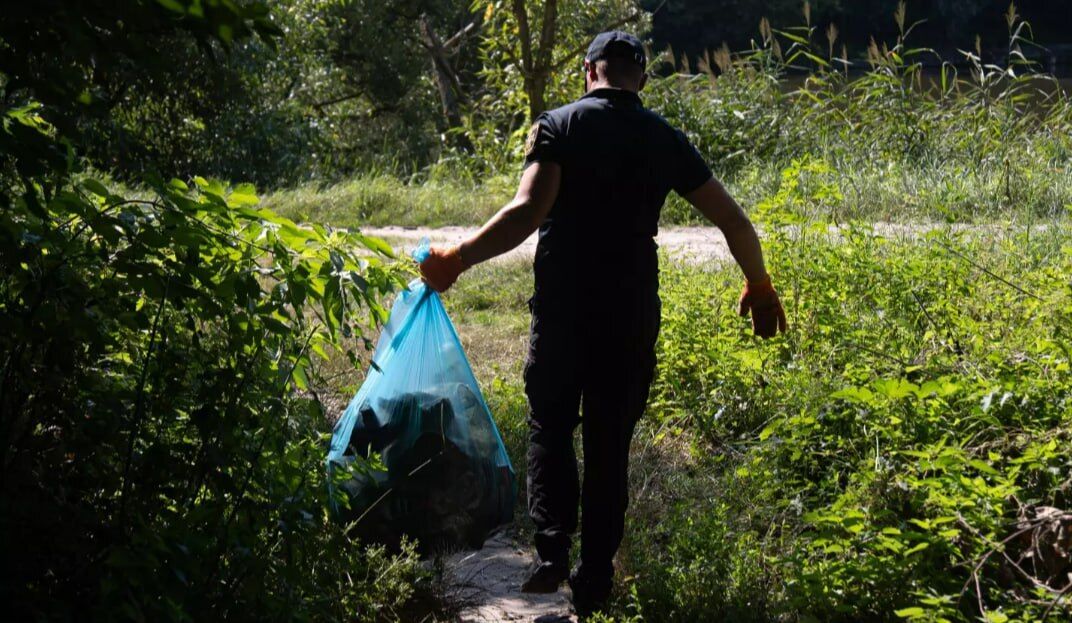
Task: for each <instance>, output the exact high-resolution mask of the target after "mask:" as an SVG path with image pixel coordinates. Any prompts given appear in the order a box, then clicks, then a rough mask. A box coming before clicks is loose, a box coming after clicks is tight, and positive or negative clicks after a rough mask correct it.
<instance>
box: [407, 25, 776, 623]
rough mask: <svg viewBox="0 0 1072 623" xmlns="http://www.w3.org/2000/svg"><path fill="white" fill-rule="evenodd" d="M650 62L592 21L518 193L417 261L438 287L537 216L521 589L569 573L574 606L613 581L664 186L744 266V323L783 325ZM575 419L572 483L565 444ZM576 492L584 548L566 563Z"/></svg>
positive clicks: (598, 596) (651, 317)
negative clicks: (475, 228) (648, 93)
mask: <svg viewBox="0 0 1072 623" xmlns="http://www.w3.org/2000/svg"><path fill="white" fill-rule="evenodd" d="M646 62H647V59H646V57H645V52H644V48H643V46H642V45H641V44H640V41H639V40H637V38H636V37H633V36H632V35H629V34H626V33H623V32H618V31H614V32H604V33H602V34H600V35H598V36H596V38H595V39H594V40H593V41H592V44H591V45H590V46H589V48H588V53H587V54H586V56H585V60H584V74H585V91H586V92H585V95H584V96H583V97H581V98H580V99H579V100H577V101H575V102H573V103H571V104H568V105H566V106H563V107H561V108H557V109H555V110H552V111H549V112H546V113H543V114H542V115H540V116H539V117H538V118H537V119H536V122H535V123H534V124H533V125H532V128H531V130H530V132H529V136H528V141H527V142H526V146H525V169H524V172H523V173H522V176H521V182H520V185H519V187H518V190H517V195H516V196H515V197H514V199H513V200H512V201H511V202H510V203H508V204H507V205H506V206H505V207H504V208H503V209H502V210H500V211H499V213H498V214H496V215H495V216H494V217H492V219H491V220H489V221H488V222H487V224H485V225H484V226H483V227H482V228H481V229H480V231H479V232H477V233H476V234H474V235H473V236H472V237H471V238H469V239H468V240H466V241H465V242H463V243H461V244H460V245H457V246H454V247H449V248H443V247H436V248H433V249H432V253H431V255H430V256H429V257H428V259H427V260H426V261H425V262H424V263H423V264H422V265H421V272H422V274H423V275H424V278H425V280H426V281H427V283H428V284H429V285H430V286H431V287H433V288H435V289H436V290H438V291H440V292H442V291H444V290H446V289H447V288H449V287H450V286H451V285H452V284H453V283H454V281H455V280H456V279H457V277H458V275H460V274H461V273H462V272H463V271H464V270H465V269H467V268H468V267H470V266H473V265H474V264H477V263H479V262H483V261H485V260H488V259H490V258H492V257H495V256H497V255H499V254H501V253H504V252H506V251H509V250H510V249H513V248H514V247H516V246H517V245H519V244H520V243H521V242H522V241H524V240H525V238H527V237H528V236H529V235H530V234H531V233H532V232H533V231H534V230H536V229H537V228H539V232H540V233H539V243H538V244H537V247H536V258H535V262H534V271H535V282H536V283H535V293H534V294H533V296H532V299H531V300H530V301H529V306H530V309H531V311H532V325H531V335H530V342H529V352H528V357H527V360H526V362H525V392H526V394H527V396H528V400H529V406H530V416H529V450H528V480H527V484H528V507H529V514H530V515H531V517H532V520H533V522H534V523H535V525H536V538H535V540H536V551H537V554H538V555H539V564H538V566H537V567H536V569H535V571H534V572H533V573H532V576H531V577H530V578H529V579H528V580H527V581H526V582H525V584H524V585H523V586H522V590H523V591H526V592H535V593H540V592H554V591H557V590H558V587H559V585H560V584H561V583H562V582H563V581H565V580H566V579H567V578H568V580H569V584H570V586H571V588H572V592H573V603H574V607H575V608H576V609H577V611H578V613H579V614H582V615H585V614H589V613H591V612H592V611H594V610H596V609H598V608H599V607H600V606H601V605H602V604H603V603H605V601H606V600H607V598H608V597H609V595H610V591H611V585H612V579H613V575H614V567H613V558H614V554H615V552H616V551H617V550H618V546H619V545H620V543H621V540H622V535H623V532H624V522H625V510H626V506H627V504H628V499H629V493H628V474H627V472H628V463H629V442H630V440H631V438H632V436H633V430H634V428H635V426H636V423H637V420H639V419H640V416H641V414H642V413H643V411H644V404H645V402H646V401H647V398H648V388H649V386H650V385H651V381H652V377H653V375H654V371H655V340H656V336H657V334H658V332H659V310H660V302H659V295H658V257H657V254H656V244H655V240H654V237H655V234H656V232H657V229H658V222H659V212H660V210H661V208H662V205H663V202H664V200H665V198H666V195H667V194H668V193H669V192H670V191H671V190H673V191H675V192H677V193H678V194H680V195H681V196H683V197H684V198H685V199H686V200H688V201H689V203H691V204H692V205H693V206H695V207H696V208H697V209H698V210H699V211H700V212H701V213H702V214H703V215H704V216H705V217H707V218H708V219H709V220H710V221H711V222H712V223H714V224H715V225H716V226H718V227H719V229H721V231H722V232H723V234H724V235H725V236H726V241H727V242H728V244H729V249H730V252H731V253H732V254H733V257H734V259H735V260H736V261H737V263H738V264H739V265H740V267H741V269H742V271H743V272H744V276H745V280H746V281H745V287H744V292H743V294H742V295H741V300H740V313H741V315H747V314H748V313H751V315H752V326H753V330H754V331H755V333H756V334H757V335H760V336H762V337H771V336H773V335H774V334H775V333H777V332H778V331H784V330H785V325H786V320H785V313H784V311H783V310H782V306H781V303H780V302H779V300H778V295H777V294H776V293H775V291H774V288H773V287H772V286H771V280H770V277H769V276H768V274H767V271H766V268H765V267H764V263H763V253H762V250H761V248H760V243H759V239H758V237H757V236H756V232H755V229H754V228H753V227H752V224H751V222H750V221H749V220H748V217H747V216H746V215H745V213H744V211H743V210H742V209H741V207H740V206H739V205H737V203H736V202H735V201H734V200H733V199H732V198H731V197H730V196H729V195H728V194H727V192H726V190H725V189H724V188H723V187H722V185H721V184H720V183H719V182H718V181H716V180H715V179H714V178H712V176H711V171H710V169H709V168H708V167H707V165H706V164H705V163H704V161H703V159H702V157H701V156H700V154H699V153H698V152H697V151H696V149H695V148H694V147H693V146H692V145H691V144H690V143H689V141H688V139H687V138H686V137H685V135H684V134H683V133H682V132H680V131H678V130H675V129H674V128H672V127H671V126H670V125H669V124H668V123H667V122H666V121H665V120H663V119H662V118H661V117H660V116H659V115H657V114H655V113H653V112H651V111H649V110H647V109H645V108H644V107H643V105H642V104H641V101H640V98H639V97H638V95H637V93H638V92H639V91H640V90H641V89H642V88H643V86H644V83H645V81H646V79H647V76H646V74H645V65H646ZM581 413H583V417H582V416H581V415H580V414H581ZM578 423H579V424H580V425H581V436H582V442H583V444H582V445H583V452H584V483H583V485H579V483H578V473H577V459H576V457H575V456H574V451H573V432H574V430H575V429H576V427H577V425H578ZM578 498H579V499H580V507H581V514H580V516H581V551H580V561H579V564H578V565H577V566H576V568H575V569H574V570H573V572H572V573H570V572H569V571H568V569H569V553H570V552H569V550H570V537H571V535H572V534H573V533H574V532H575V531H576V528H577V506H578Z"/></svg>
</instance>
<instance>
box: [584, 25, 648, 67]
mask: <svg viewBox="0 0 1072 623" xmlns="http://www.w3.org/2000/svg"><path fill="white" fill-rule="evenodd" d="M606 58H624V59H628V60H631V61H633V62H634V63H636V64H637V65H640V68H641V69H643V68H644V67H646V66H647V64H648V57H647V55H646V54H645V53H644V45H643V44H641V43H640V39H637V38H636V37H634V36H633V35H631V34H629V33H627V32H622V31H620V30H608V31H607V32H601V33H599V34H598V35H596V38H595V39H592V43H591V44H590V45H589V46H588V53H587V54H585V55H584V60H586V61H589V62H592V61H598V60H602V59H606Z"/></svg>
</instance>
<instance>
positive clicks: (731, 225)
mask: <svg viewBox="0 0 1072 623" xmlns="http://www.w3.org/2000/svg"><path fill="white" fill-rule="evenodd" d="M685 200H686V201H688V202H689V203H691V204H692V205H693V206H694V207H695V208H696V209H697V210H699V211H700V213H701V214H703V215H704V216H705V217H706V218H707V220H709V221H711V222H712V223H714V224H715V226H716V227H718V228H719V229H720V230H722V234H723V235H724V236H726V244H727V245H728V246H729V248H730V253H731V254H732V255H733V259H735V260H737V264H738V265H740V267H741V270H742V271H744V276H745V279H747V280H748V281H750V282H759V281H762V280H764V279H766V278H767V269H766V267H765V266H764V264H763V249H762V247H761V246H760V244H759V236H757V235H756V230H755V228H754V227H752V221H750V220H749V219H748V215H746V214H745V213H744V210H743V209H741V206H740V205H738V204H737V202H736V201H734V200H733V197H731V196H730V194H729V193H728V192H726V189H725V188H724V187H723V186H722V184H720V183H719V182H718V180H716V179H715V178H711V179H709V180H707V182H705V183H704V184H702V185H701V186H700V187H699V188H697V189H696V190H694V191H692V192H690V193H688V194H687V195H685Z"/></svg>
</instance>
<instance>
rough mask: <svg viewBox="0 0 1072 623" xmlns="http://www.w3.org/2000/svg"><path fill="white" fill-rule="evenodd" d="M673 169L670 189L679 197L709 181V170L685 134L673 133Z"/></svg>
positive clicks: (676, 131) (678, 131) (677, 131)
mask: <svg viewBox="0 0 1072 623" xmlns="http://www.w3.org/2000/svg"><path fill="white" fill-rule="evenodd" d="M674 135H675V140H674V151H675V154H674V156H675V157H674V158H672V159H671V161H672V162H673V163H674V165H675V166H674V167H673V169H672V170H671V171H672V173H671V179H672V182H671V187H672V188H673V189H674V192H676V193H677V194H679V195H682V196H684V195H687V194H689V193H691V192H692V191H694V190H696V189H697V188H699V187H700V186H701V185H703V184H704V183H705V182H706V181H707V180H709V179H711V169H710V167H708V166H707V162H705V161H704V159H703V156H701V155H700V152H699V151H697V150H696V148H695V147H694V146H693V145H692V143H690V142H689V139H688V137H686V136H685V133H684V132H682V131H680V130H675V131H674Z"/></svg>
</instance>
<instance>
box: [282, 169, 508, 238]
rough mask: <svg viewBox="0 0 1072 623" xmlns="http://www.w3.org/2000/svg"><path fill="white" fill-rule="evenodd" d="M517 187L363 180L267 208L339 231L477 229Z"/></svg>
mask: <svg viewBox="0 0 1072 623" xmlns="http://www.w3.org/2000/svg"><path fill="white" fill-rule="evenodd" d="M513 183H514V182H512V181H510V180H506V179H504V178H491V179H489V180H487V181H485V182H484V183H481V184H473V183H472V182H468V181H426V182H423V183H419V184H418V183H412V184H411V183H407V182H405V181H403V180H400V179H398V178H396V177H391V176H387V175H374V176H367V177H358V178H354V179H351V180H348V181H345V182H341V183H338V184H335V185H332V186H326V187H324V186H313V185H310V186H302V187H298V188H294V189H290V190H281V191H276V192H274V193H270V194H268V195H266V196H265V197H264V198H263V203H264V205H265V207H268V208H270V209H272V210H275V211H276V212H278V213H280V214H282V215H284V216H286V217H288V218H291V219H294V220H296V221H303V222H315V223H322V224H324V225H331V226H334V227H347V228H358V227H369V226H371V227H377V226H385V225H399V226H411V227H417V226H427V227H442V226H445V225H478V224H480V223H483V222H484V221H485V220H487V219H488V218H489V217H490V216H491V215H492V214H494V213H495V212H496V211H497V210H498V209H499V208H500V207H502V205H503V204H504V203H506V201H507V200H509V198H510V197H511V196H512V195H513V191H514V189H513V188H512V186H511V184H513Z"/></svg>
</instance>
